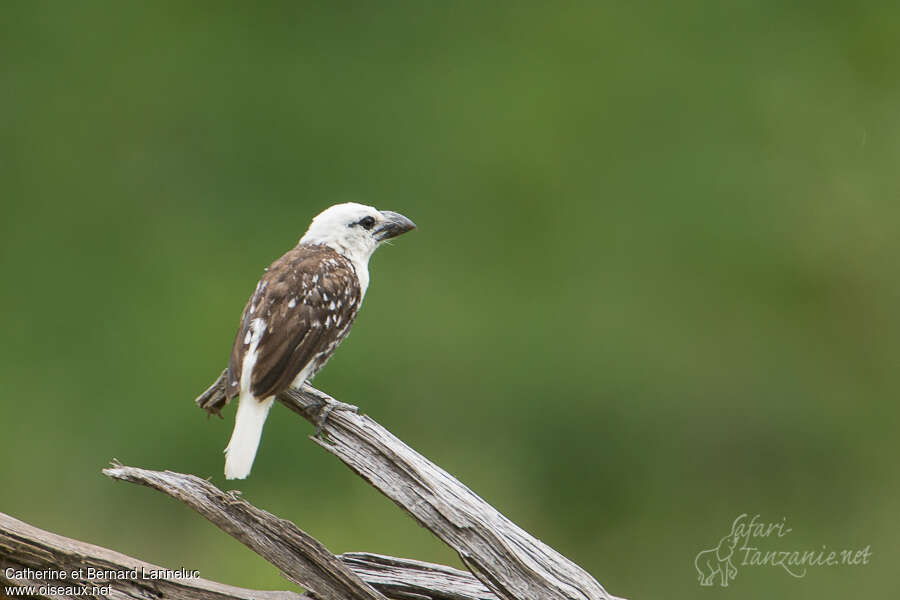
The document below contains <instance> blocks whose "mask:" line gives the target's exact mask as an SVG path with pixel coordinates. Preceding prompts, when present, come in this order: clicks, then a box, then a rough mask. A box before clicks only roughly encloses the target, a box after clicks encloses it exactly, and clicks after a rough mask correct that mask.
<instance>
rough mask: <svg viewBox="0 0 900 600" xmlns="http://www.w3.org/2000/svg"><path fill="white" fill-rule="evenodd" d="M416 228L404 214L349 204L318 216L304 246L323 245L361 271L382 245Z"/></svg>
mask: <svg viewBox="0 0 900 600" xmlns="http://www.w3.org/2000/svg"><path fill="white" fill-rule="evenodd" d="M415 227H416V224H415V223H413V222H412V221H410V220H409V219H407V218H406V217H404V216H403V215H401V214H398V213H395V212H391V211H389V210H378V209H376V208H374V207H372V206H366V205H364V204H356V203H355V202H346V203H344V204H335V205H334V206H331V207H329V208H326V209H325V210H323V211H322V212H321V213H319V214H318V215H316V218H314V219H313V220H312V223H311V224H310V225H309V229H307V230H306V233H305V234H304V235H303V237H302V238H300V243H301V244H323V245H325V246H328V247H329V248H331V249H333V250H335V251H336V252H338V253H339V254H341V255H343V256H345V257H347V258H348V259H350V260H351V261H353V263H354V264H355V265H357V267H360V266H365V265H367V264H368V262H369V258H370V257H371V256H372V253H373V252H375V249H376V248H378V246H379V245H380V244H381V243H382V242H384V241H385V240H388V239H390V238H393V237H397V236H398V235H400V234H403V233H406V232H407V231H410V230H412V229H415Z"/></svg>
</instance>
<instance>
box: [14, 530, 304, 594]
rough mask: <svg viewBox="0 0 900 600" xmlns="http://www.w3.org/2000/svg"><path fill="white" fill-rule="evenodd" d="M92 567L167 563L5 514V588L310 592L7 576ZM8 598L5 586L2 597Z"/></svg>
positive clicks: (142, 567) (193, 582)
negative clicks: (69, 587)
mask: <svg viewBox="0 0 900 600" xmlns="http://www.w3.org/2000/svg"><path fill="white" fill-rule="evenodd" d="M88 568H93V569H98V570H102V571H119V572H122V571H132V570H134V569H137V570H138V573H142V572H144V571H154V572H156V571H159V570H160V569H163V567H159V566H157V565H153V564H150V563H148V562H144V561H142V560H138V559H136V558H132V557H130V556H126V555H125V554H120V553H119V552H115V551H113V550H109V549H107V548H103V547H101V546H95V545H93V544H88V543H85V542H80V541H78V540H73V539H71V538H67V537H63V536H61V535H57V534H55V533H51V532H49V531H44V530H43V529H38V528H37V527H34V526H32V525H29V524H28V523H23V522H22V521H19V520H18V519H14V518H13V517H10V516H9V515H6V514H3V513H0V586H5V585H14V586H35V587H41V586H63V587H65V586H73V587H80V586H88V589H91V588H92V587H93V586H95V585H96V586H101V587H102V586H106V585H107V584H108V585H109V586H110V588H111V591H110V593H109V594H108V595H107V596H106V597H108V598H116V599H125V598H140V599H142V600H146V599H150V598H155V599H158V600H254V599H256V600H306V599H308V598H309V596H307V595H305V594H304V595H301V594H297V593H295V592H264V591H259V590H247V589H243V588H238V587H233V586H230V585H224V584H221V583H216V582H214V581H208V580H206V579H199V578H173V577H166V578H163V579H142V578H138V579H137V580H131V579H110V580H105V579H90V580H89V579H87V578H81V579H71V578H66V579H60V578H58V577H46V576H44V577H41V576H38V577H31V578H27V577H26V578H14V577H7V576H6V573H7V572H8V571H7V569H12V572H13V573H14V572H16V571H19V572H21V571H23V570H25V569H32V570H34V571H46V570H48V569H53V570H66V571H69V572H70V573H71V571H72V570H74V569H83V570H84V571H85V573H86V572H87V569H88ZM35 596H37V597H44V598H68V597H75V595H74V594H72V595H71V596H67V595H65V594H50V595H43V596H41V595H37V594H35ZM2 597H4V594H3V589H2V587H0V598H2Z"/></svg>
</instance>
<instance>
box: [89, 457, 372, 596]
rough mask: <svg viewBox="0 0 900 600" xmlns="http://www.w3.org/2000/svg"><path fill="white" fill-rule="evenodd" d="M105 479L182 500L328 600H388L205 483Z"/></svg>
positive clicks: (159, 475)
mask: <svg viewBox="0 0 900 600" xmlns="http://www.w3.org/2000/svg"><path fill="white" fill-rule="evenodd" d="M103 473H104V474H105V475H107V476H109V477H112V478H113V479H119V480H122V481H129V482H131V483H139V484H141V485H145V486H147V487H150V488H153V489H156V490H159V491H161V492H164V493H166V494H168V495H169V496H171V497H173V498H175V499H176V500H181V501H182V502H184V503H185V504H187V505H188V506H190V507H191V508H193V509H194V510H195V511H197V512H198V513H200V514H201V515H203V516H204V517H206V519H208V520H209V521H210V522H212V523H213V524H214V525H216V526H217V527H219V528H220V529H222V530H223V531H225V532H226V533H227V534H229V535H231V536H232V537H234V538H235V539H237V540H238V541H240V542H241V543H243V544H244V545H246V546H247V547H248V548H250V549H251V550H253V551H254V552H256V553H257V554H259V555H260V556H262V557H263V558H265V559H266V560H267V561H269V562H270V563H272V564H273V565H275V566H276V567H278V568H279V569H280V570H281V571H282V573H284V575H285V576H286V577H287V578H288V579H290V580H291V581H293V582H294V583H296V584H297V585H300V586H302V587H304V588H306V589H307V590H309V591H311V592H313V593H314V594H315V596H316V597H317V598H321V599H322V600H385V598H384V596H383V595H382V594H380V593H379V592H378V591H376V590H375V589H374V588H373V587H372V586H370V585H369V584H367V583H365V582H364V581H363V580H362V579H360V578H359V576H357V575H356V574H355V573H353V571H351V570H350V568H349V567H347V566H346V565H345V564H344V563H343V562H342V561H341V560H340V559H339V558H337V557H336V556H334V555H333V554H332V553H331V552H329V551H328V549H327V548H325V546H323V545H322V544H321V543H320V542H319V541H318V540H316V539H315V538H313V537H312V536H310V535H309V534H307V533H305V532H304V531H302V530H301V529H300V528H298V527H297V526H296V525H294V524H293V523H291V522H290V521H285V520H284V519H280V518H278V517H276V516H275V515H273V514H271V513H269V512H266V511H264V510H262V509H259V508H256V507H255V506H253V505H252V504H250V503H249V502H247V501H245V500H242V499H241V498H239V497H238V496H236V495H234V494H229V493H226V492H223V491H222V490H220V489H219V488H217V487H216V486H214V485H213V484H211V483H210V482H208V481H206V480H205V479H200V478H199V477H196V476H194V475H185V474H183V473H175V472H172V471H164V472H160V471H149V470H147V469H138V468H136V467H126V466H123V465H114V466H112V467H110V468H108V469H104V470H103Z"/></svg>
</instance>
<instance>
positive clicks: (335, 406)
mask: <svg viewBox="0 0 900 600" xmlns="http://www.w3.org/2000/svg"><path fill="white" fill-rule="evenodd" d="M335 410H346V411H350V412H354V413H356V414H359V407H358V406H354V405H353V404H346V403H344V402H339V401H337V400H328V401H326V402H325V405H324V406H323V407H322V409H321V410H320V411H319V415H318V417H316V433H315V436H316V437H320V436H321V435H322V429H323V428H324V427H325V421H327V420H328V417H329V416H330V415H331V413H332V412H334V411H335Z"/></svg>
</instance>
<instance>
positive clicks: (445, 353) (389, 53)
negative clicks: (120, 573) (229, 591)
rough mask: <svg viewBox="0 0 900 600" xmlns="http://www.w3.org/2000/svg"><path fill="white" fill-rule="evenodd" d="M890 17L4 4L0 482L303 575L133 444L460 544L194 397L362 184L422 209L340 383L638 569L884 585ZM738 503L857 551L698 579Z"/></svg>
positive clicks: (768, 586)
mask: <svg viewBox="0 0 900 600" xmlns="http://www.w3.org/2000/svg"><path fill="white" fill-rule="evenodd" d="M898 39H900V5H898V4H897V3H896V2H884V3H880V2H861V3H851V2H792V3H786V2H775V1H766V2H749V1H747V2H727V3H722V2H713V1H687V2H679V3H667V2H637V3H635V2H621V1H616V2H596V3H555V4H551V3H540V4H537V3H536V4H524V3H475V2H472V3H420V2H409V3H377V4H376V3H366V4H362V3H359V4H357V3H315V4H314V3H295V2H282V3H278V2H272V3H264V4H263V3H260V4H251V3H220V2H217V3H212V2H209V3H202V2H201V3H181V2H157V3H118V2H100V3H98V2H78V3H68V2H50V3H47V2H27V3H26V2H21V3H7V4H5V5H4V11H3V17H2V19H0V55H2V59H0V64H2V67H0V69H2V70H0V77H2V79H0V197H2V215H3V217H2V223H0V273H2V281H3V284H2V285H3V293H2V295H0V309H2V314H3V317H4V329H5V331H4V335H3V339H4V342H5V343H3V344H2V346H0V414H2V417H0V422H2V432H3V434H2V436H3V445H2V448H3V452H4V460H3V462H2V469H0V511H3V512H7V513H10V514H12V515H13V516H15V517H18V518H20V519H23V520H25V521H28V522H30V523H32V524H34V525H37V526H39V527H42V528H45V529H50V530H52V531H55V532H58V533H61V534H64V535H67V536H71V537H75V538H79V539H84V540H87V541H91V542H94V543H98V544H102V545H105V546H110V547H113V548H115V549H117V550H120V551H122V552H125V553H128V554H131V555H135V556H138V557H140V558H143V559H145V560H148V561H151V562H155V563H158V564H162V565H165V566H168V567H171V568H178V567H182V566H184V567H186V568H196V569H199V570H200V572H201V575H202V576H203V577H207V578H210V579H216V580H220V581H224V582H227V583H231V584H235V585H241V586H246V587H260V588H272V589H279V588H280V589H285V588H290V584H289V583H288V582H286V581H285V580H284V579H282V578H281V576H280V575H279V574H278V572H277V571H276V569H275V568H273V567H271V566H270V565H268V564H267V563H266V562H264V561H263V560H262V559H259V558H258V557H256V556H255V555H254V554H253V553H251V552H250V551H249V550H247V549H245V548H244V547H243V546H241V545H240V544H239V543H238V542H236V541H234V540H232V539H231V538H229V537H227V536H226V535H225V534H223V533H222V532H220V531H219V530H217V529H215V528H214V527H212V526H211V525H209V524H207V523H206V522H205V521H204V520H203V519H201V518H200V517H199V516H197V515H196V514H194V513H193V512H191V511H190V510H188V509H187V508H185V507H183V506H181V505H179V504H177V503H176V502H174V501H172V500H170V499H168V498H166V497H164V496H163V495H162V494H159V493H156V492H151V491H149V490H146V489H143V488H138V487H137V486H130V485H124V484H116V483H114V482H112V481H110V480H108V479H106V478H105V477H103V476H102V475H101V474H100V469H101V468H102V467H103V466H105V464H106V463H107V462H108V461H109V460H110V459H112V458H113V457H116V458H118V459H119V460H121V461H122V462H124V463H126V464H131V465H136V466H142V467H148V468H157V469H173V470H178V471H185V472H191V473H195V474H198V475H200V476H203V477H212V480H213V482H215V483H216V484H218V485H220V486H224V487H226V488H229V489H230V488H232V487H239V488H240V489H241V490H243V491H244V493H245V497H246V498H248V499H249V500H250V501H252V502H254V503H255V504H257V505H258V506H260V507H263V508H265V509H268V510H270V511H272V512H274V513H276V514H278V515H280V516H282V517H284V518H287V519H290V520H292V521H294V522H295V523H297V524H298V525H299V526H300V527H302V528H304V529H306V530H307V531H309V532H310V533H312V534H313V535H315V536H317V537H318V538H319V539H321V540H322V541H323V542H324V543H325V544H326V545H327V546H328V547H329V548H330V549H331V550H333V551H335V552H342V551H351V550H365V551H372V552H381V553H387V554H395V555H399V556H406V557H413V558H419V559H424V560H432V561H438V562H445V563H449V564H454V565H459V561H458V559H457V558H456V556H455V555H454V554H453V553H452V552H451V551H449V550H448V549H447V548H445V547H444V546H443V545H442V544H441V543H440V542H438V541H436V540H435V539H434V538H433V537H432V536H431V535H430V534H429V533H428V532H427V531H426V530H424V529H422V528H420V527H419V526H417V525H416V524H415V523H413V522H412V521H411V520H410V519H409V518H408V517H406V516H405V515H404V514H403V513H402V512H401V511H399V510H398V509H397V508H396V507H395V506H394V505H393V504H392V503H391V502H390V501H388V500H386V499H385V498H383V497H382V496H380V495H379V494H378V493H377V492H375V491H374V490H372V489H371V488H370V487H369V486H368V485H366V484H365V483H364V482H362V481H361V480H360V479H359V478H358V477H356V476H354V475H353V474H352V473H350V472H349V471H348V470H347V469H346V468H345V467H343V466H342V465H341V464H340V463H339V462H338V461H336V460H335V459H334V458H332V457H331V456H329V455H328V454H326V453H325V452H323V451H322V450H321V449H319V448H317V447H316V446H314V445H313V444H311V443H310V442H309V441H308V440H307V439H306V436H307V435H309V434H310V433H311V431H312V428H311V427H310V426H309V425H308V424H306V423H305V422H302V421H301V420H299V419H298V418H297V417H295V416H294V415H293V414H291V413H289V412H288V411H287V410H285V409H284V408H283V407H275V408H274V409H273V413H272V415H271V417H270V419H269V422H268V425H267V427H266V431H265V435H264V436H263V441H262V446H261V448H260V453H259V456H258V458H257V463H256V466H255V468H254V471H253V475H252V476H251V478H250V479H248V480H247V481H245V482H240V484H239V485H238V486H232V485H228V484H226V483H225V481H224V479H223V476H222V467H223V456H222V449H223V448H224V446H225V444H226V442H227V440H228V436H229V435H230V431H231V423H232V419H233V409H231V408H229V410H228V411H227V412H226V416H227V418H226V420H225V421H220V420H218V419H211V420H207V419H206V417H205V416H204V415H203V414H202V413H201V412H200V411H199V410H198V409H196V408H195V407H194V406H193V404H192V400H193V398H194V397H195V396H196V395H197V394H198V393H199V392H200V391H202V390H203V389H204V388H205V387H206V386H207V384H209V383H210V382H211V381H212V380H213V379H214V378H215V376H216V375H217V374H218V373H219V371H220V370H221V369H222V368H223V366H224V365H225V364H226V361H227V357H228V354H229V350H230V346H231V342H232V340H233V336H234V333H235V329H236V326H237V321H238V317H239V315H240V312H241V309H242V307H243V304H244V302H245V300H246V298H247V297H248V295H249V294H250V292H251V291H252V289H253V287H254V285H255V283H256V281H257V279H258V277H259V275H260V274H261V271H262V269H263V268H264V267H265V266H267V265H268V264H269V263H270V262H271V261H272V260H273V259H275V258H277V257H278V256H279V255H280V254H281V253H283V252H284V251H286V250H287V249H288V248H290V247H291V246H292V245H293V244H294V243H295V242H296V240H297V239H298V238H299V237H300V235H301V234H302V233H303V231H304V230H305V228H306V226H307V224H308V222H309V220H310V218H311V217H312V216H313V215H314V214H316V213H317V212H319V211H320V210H322V209H323V208H325V207H326V206H328V205H330V204H333V203H336V202H341V201H348V200H354V201H361V202H365V203H368V204H373V205H375V206H378V207H380V208H383V209H391V210H396V211H399V212H402V213H404V214H407V215H409V216H410V217H411V218H413V219H414V220H415V221H416V222H417V223H418V225H419V229H418V230H417V231H416V232H414V233H412V234H410V235H408V236H404V237H403V238H401V239H399V240H397V242H396V243H395V244H394V245H393V246H392V247H390V248H383V249H382V250H380V251H379V252H378V254H377V255H376V256H375V257H374V259H373V263H372V269H371V270H372V273H373V279H372V286H371V287H370V290H369V294H368V296H367V298H366V306H365V308H364V310H363V311H362V313H361V316H360V318H359V320H358V321H357V324H356V326H355V328H354V331H353V334H352V335H351V336H350V338H349V339H348V340H347V341H346V342H345V344H344V345H343V346H342V347H341V349H340V351H339V352H338V353H337V355H336V356H335V358H334V360H332V361H331V362H330V363H329V365H328V367H327V368H326V369H325V370H324V371H323V372H322V374H321V375H320V376H319V377H318V378H317V379H316V385H317V386H319V387H321V388H322V389H324V390H326V391H328V392H330V393H331V394H333V395H334V396H336V397H337V398H339V399H341V400H344V401H346V402H351V403H354V404H358V405H360V406H361V407H363V409H364V411H365V412H366V413H368V414H370V415H372V416H373V417H374V418H376V419H377V420H379V421H380V422H381V423H383V424H385V425H386V426H387V427H388V428H389V429H391V430H392V431H393V432H394V433H396V434H397V435H398V436H399V437H401V438H402V439H404V440H405V441H407V442H408V443H409V444H410V445H412V446H413V447H415V448H416V449H418V450H419V451H421V452H422V453H423V454H425V455H426V456H428V457H429V458H431V459H433V460H434V461H435V462H437V463H438V464H440V465H442V466H443V467H445V468H446V469H447V470H449V471H450V472H451V473H453V474H454V475H456V476H457V477H459V478H460V479H461V480H462V481H463V482H465V483H467V484H468V485H469V486H471V487H472V488H473V489H474V490H476V491H477V492H478V493H479V494H481V495H482V496H483V497H485V498H486V499H487V500H488V501H490V502H491V503H493V504H494V505H495V506H496V507H498V508H499V509H500V510H501V511H503V512H504V513H505V514H506V515H508V516H509V517H510V518H511V519H513V520H514V521H516V522H517V523H519V524H520V525H521V526H523V527H524V528H525V529H527V530H528V531H530V532H532V533H533V534H535V535H536V536H538V537H540V538H541V539H543V540H545V541H546V542H548V543H549V544H550V545H552V546H553V547H555V548H557V549H558V550H560V551H561V552H562V553H563V554H565V555H567V556H569V557H570V558H572V559H573V560H575V561H576V562H578V563H579V564H581V565H582V566H584V567H585V568H586V569H588V570H589V571H590V572H591V573H593V574H594V575H595V576H596V577H597V578H598V580H599V581H601V582H602V583H603V584H604V585H605V586H606V587H607V589H609V590H610V591H611V592H613V593H615V594H618V595H623V596H627V597H629V598H634V599H638V598H696V597H711V598H712V597H716V598H718V597H722V598H725V597H728V598H759V597H763V596H764V595H767V596H768V597H772V596H774V597H793V598H825V597H829V598H834V597H842V596H843V597H867V596H871V597H884V596H886V595H890V594H891V593H893V594H896V593H897V592H898V591H900V579H898V577H897V569H896V567H895V566H894V565H893V564H892V563H893V562H895V561H896V559H897V558H898V556H900V553H898V542H900V535H898V533H900V532H898V524H897V521H896V511H897V504H898V503H897V499H898V491H900V473H898V466H897V455H898V451H900V441H898V436H897V431H898V408H897V392H898V389H900V385H898V356H900V354H898V351H900V302H898V300H900V298H898V296H900V294H898V292H900V272H898V268H897V262H898V254H900V235H898V234H900V231H898V230H900V227H898V222H900V221H898V219H900V203H898V199H900V194H898V192H900V185H898V175H897V173H898V169H897V166H898V164H900V111H898V106H900V52H898V45H897V40H898ZM745 512H746V513H750V514H755V513H760V514H761V518H762V519H763V520H766V521H780V519H781V518H782V517H786V519H787V523H788V526H790V527H792V533H791V534H790V536H789V537H786V538H784V539H783V540H780V541H778V542H777V543H770V544H769V545H768V546H765V542H764V543H763V544H761V546H764V547H765V548H768V549H798V550H804V549H819V548H820V547H822V546H827V547H828V548H830V549H841V548H862V547H865V546H866V545H871V548H872V552H873V558H872V560H871V563H870V564H869V565H868V566H865V567H846V566H845V567H831V568H819V569H813V570H811V571H810V572H809V574H808V575H807V576H806V577H805V578H802V579H794V578H792V577H790V576H789V575H788V574H786V573H785V572H783V571H782V570H780V569H778V568H761V567H754V568H750V567H741V566H739V573H738V577H737V579H736V580H735V581H734V582H733V583H732V585H731V586H730V587H729V588H728V589H722V588H720V587H715V588H701V587H700V586H699V585H698V583H697V574H696V572H695V570H694V565H693V561H694V557H695V556H696V554H697V553H698V552H699V551H700V550H703V549H705V548H709V547H712V546H714V545H715V544H717V543H718V540H719V539H720V538H721V537H722V536H724V535H725V534H726V533H727V532H728V530H729V528H730V526H731V522H732V521H733V520H734V518H735V517H736V516H737V515H739V514H741V513H745Z"/></svg>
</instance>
